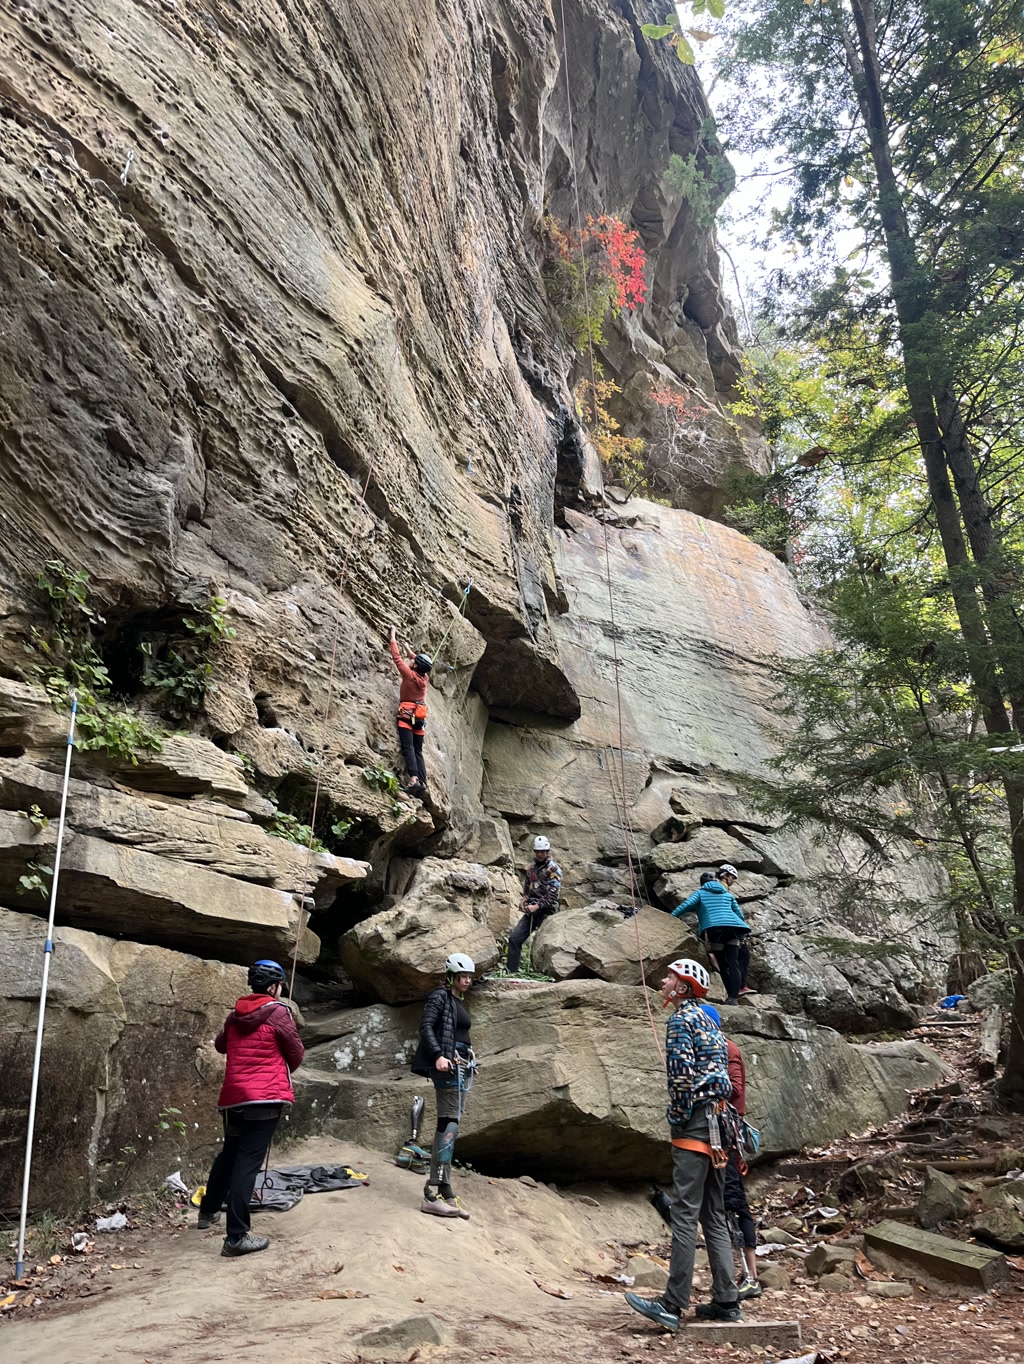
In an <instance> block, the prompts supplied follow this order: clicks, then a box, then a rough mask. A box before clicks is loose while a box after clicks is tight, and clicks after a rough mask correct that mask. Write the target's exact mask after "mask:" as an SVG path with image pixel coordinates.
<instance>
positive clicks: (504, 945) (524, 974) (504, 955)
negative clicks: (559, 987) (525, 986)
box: [487, 933, 554, 981]
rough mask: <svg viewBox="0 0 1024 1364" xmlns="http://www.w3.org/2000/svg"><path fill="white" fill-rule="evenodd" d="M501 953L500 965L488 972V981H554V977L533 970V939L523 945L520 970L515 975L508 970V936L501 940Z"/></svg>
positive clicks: (527, 940) (528, 939) (530, 938)
mask: <svg viewBox="0 0 1024 1364" xmlns="http://www.w3.org/2000/svg"><path fill="white" fill-rule="evenodd" d="M498 947H499V950H500V952H501V957H500V960H499V961H498V965H497V966H495V967H494V968H493V969H492V970H490V971H488V973H487V979H488V980H543V981H549V980H554V976H545V975H544V974H543V973H542V972H540V971H535V970H534V969H533V938H532V937H529V938H527V939H526V942H525V943H523V950H522V954H521V955H520V958H519V970H518V971H517V972H516V973H515V974H514V975H513V974H512V973H511V972H510V971H509V969H508V934H507V933H506V934H505V936H504V937H503V938H502V939H501V941H500V942H499V944H498Z"/></svg>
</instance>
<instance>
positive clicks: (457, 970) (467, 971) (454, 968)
mask: <svg viewBox="0 0 1024 1364" xmlns="http://www.w3.org/2000/svg"><path fill="white" fill-rule="evenodd" d="M444 969H445V971H446V972H447V973H448V975H450V976H472V975H473V974H474V973H475V972H476V966H475V965H474V964H473V958H472V957H467V956H466V954H465V952H453V953H452V954H451V956H450V957H449V958H448V960H447V961H446V962H445V964H444Z"/></svg>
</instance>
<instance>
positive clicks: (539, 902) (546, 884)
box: [506, 834, 562, 975]
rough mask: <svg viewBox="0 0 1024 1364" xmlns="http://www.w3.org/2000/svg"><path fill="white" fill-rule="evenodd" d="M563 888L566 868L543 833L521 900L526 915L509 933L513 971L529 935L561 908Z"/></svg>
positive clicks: (535, 842) (509, 965)
mask: <svg viewBox="0 0 1024 1364" xmlns="http://www.w3.org/2000/svg"><path fill="white" fill-rule="evenodd" d="M561 889H562V868H561V867H560V866H559V865H558V863H557V862H556V861H555V859H554V858H553V857H552V856H551V844H550V843H549V842H548V840H547V839H546V838H545V837H544V836H543V834H539V835H538V836H537V837H536V838H535V839H534V840H533V861H532V862H531V863H530V865H529V866H528V867H527V869H526V879H525V881H524V883H523V890H524V892H525V893H524V895H523V898H522V901H521V902H520V908H521V909H522V911H523V917H522V918H521V919H520V920H519V922H518V923H517V924H516V926H515V928H513V930H512V932H511V934H510V935H509V940H508V960H507V962H506V966H507V968H508V971H509V974H510V975H515V973H516V972H517V971H518V970H519V959H520V957H521V956H522V953H523V944H524V943H525V942H526V940H527V938H528V937H529V936H530V934H531V933H533V932H534V931H535V930H536V929H538V928H540V926H541V924H542V923H543V922H544V920H545V919H549V918H550V917H551V915H552V914H554V913H555V911H556V910H557V909H558V896H559V893H560V892H561Z"/></svg>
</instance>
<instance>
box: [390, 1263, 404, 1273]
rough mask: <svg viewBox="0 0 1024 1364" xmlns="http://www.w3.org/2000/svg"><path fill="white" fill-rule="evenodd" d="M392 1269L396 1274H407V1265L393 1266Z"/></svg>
mask: <svg viewBox="0 0 1024 1364" xmlns="http://www.w3.org/2000/svg"><path fill="white" fill-rule="evenodd" d="M391 1268H392V1269H393V1270H394V1271H395V1273H396V1274H404V1273H405V1265H392V1266H391Z"/></svg>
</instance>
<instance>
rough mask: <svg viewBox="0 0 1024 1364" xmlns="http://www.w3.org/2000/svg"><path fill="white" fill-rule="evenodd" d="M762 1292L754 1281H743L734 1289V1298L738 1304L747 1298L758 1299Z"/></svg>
mask: <svg viewBox="0 0 1024 1364" xmlns="http://www.w3.org/2000/svg"><path fill="white" fill-rule="evenodd" d="M763 1292H764V1289H763V1288H762V1287H761V1285H760V1284H759V1283H758V1282H757V1280H756V1279H744V1280H743V1282H742V1283H741V1284H740V1285H739V1286H738V1287H737V1289H736V1296H737V1298H738V1299H739V1300H740V1302H745V1301H746V1300H747V1298H759V1297H760V1296H761V1294H762V1293H763Z"/></svg>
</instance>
